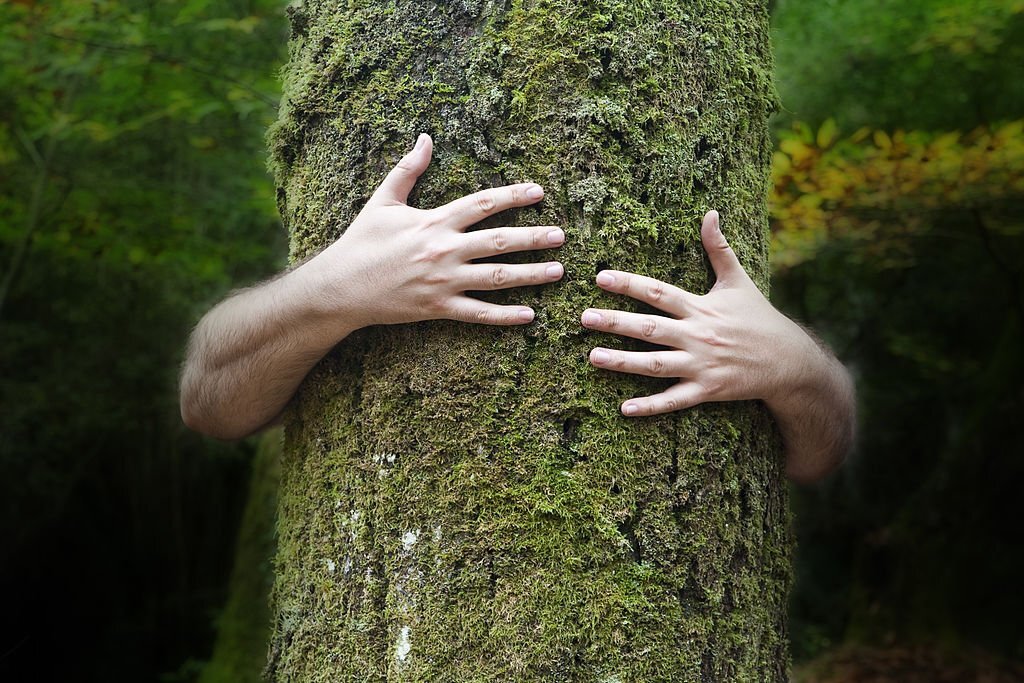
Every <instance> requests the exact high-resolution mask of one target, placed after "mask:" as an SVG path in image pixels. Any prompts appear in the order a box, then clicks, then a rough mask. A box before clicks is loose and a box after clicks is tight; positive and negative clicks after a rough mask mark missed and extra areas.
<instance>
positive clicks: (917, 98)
mask: <svg viewBox="0 0 1024 683" xmlns="http://www.w3.org/2000/svg"><path fill="white" fill-rule="evenodd" d="M776 4H777V7H776V9H775V12H774V15H773V43H774V47H775V56H776V62H777V64H778V66H779V68H778V76H777V79H776V83H777V87H778V89H779V92H780V94H781V97H782V106H783V114H782V115H781V116H780V117H779V119H778V122H779V123H780V124H781V125H782V126H783V127H788V126H789V125H790V124H791V122H793V121H806V122H808V123H810V124H811V125H812V126H813V127H815V128H817V126H819V125H820V124H821V123H822V122H823V121H825V120H826V119H828V118H835V119H836V120H837V121H838V123H839V126H840V128H841V129H842V130H847V131H853V130H856V129H857V128H860V127H861V126H871V127H877V128H882V129H886V130H892V129H895V128H904V129H927V130H956V129H962V128H966V129H971V128H974V127H975V126H977V125H981V124H985V123H994V122H997V121H1001V120H1007V119H1015V118H1019V116H1020V112H1021V106H1022V104H1024V78H1022V77H1021V76H1022V73H1021V72H1022V70H1024V66H1022V65H1024V2H1021V0H900V1H899V2H894V1H893V0H818V1H817V2H809V1H808V0H779V1H778V2H777V3H776Z"/></svg>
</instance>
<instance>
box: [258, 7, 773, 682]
mask: <svg viewBox="0 0 1024 683" xmlns="http://www.w3.org/2000/svg"><path fill="white" fill-rule="evenodd" d="M290 17H291V22H292V40H291V58H290V62H289V65H288V67H287V68H286V70H285V94H284V97H283V101H282V108H281V116H280V119H279V121H278V122H277V124H276V125H275V127H274V129H273V130H272V131H271V134H270V144H271V166H272V168H273V170H274V173H275V176H276V180H277V183H278V187H279V190H278V198H279V202H280V206H281V211H282V215H283V218H284V221H285V223H286V225H287V227H288V230H289V234H290V236H291V251H292V258H293V259H295V260H298V259H302V258H304V257H306V256H308V255H310V254H312V253H314V252H315V251H316V250H318V249H321V248H323V247H324V246H326V245H327V244H329V243H330V242H331V241H332V240H334V239H335V238H337V237H338V236H339V234H341V232H342V231H343V230H344V228H345V227H346V226H347V225H348V224H349V223H350V221H351V220H352V219H353V218H354V217H355V215H356V214H357V213H358V211H359V209H360V208H361V207H362V205H363V204H364V203H365V201H366V199H367V198H368V197H369V195H370V194H371V192H372V191H373V189H374V188H375V187H376V185H377V184H378V183H379V182H380V180H381V179H382V178H383V176H384V175H385V173H386V172H387V171H388V170H389V168H390V167H391V165H393V163H394V162H395V161H396V160H397V158H398V157H399V156H400V155H401V154H402V153H403V152H404V151H406V150H407V149H408V148H409V147H410V146H411V145H412V144H413V142H414V141H415V138H416V134H417V133H419V132H429V133H431V134H432V135H433V136H434V140H435V155H434V162H433V164H432V165H431V168H430V169H429V170H428V171H427V173H426V175H425V176H424V178H423V179H422V180H421V181H420V183H419V184H418V186H417V190H416V192H415V193H414V195H413V198H412V202H411V203H413V204H415V205H419V206H423V207H432V206H437V205H439V204H441V203H443V202H447V201H450V200H452V199H454V198H456V197H458V196H461V195H464V194H466V193H469V192H472V191H476V190H478V189H481V188H484V187H490V186H495V185H501V184H507V183H513V182H525V181H535V182H538V183H540V184H542V185H543V186H544V187H545V189H546V191H547V198H546V199H545V201H544V202H543V203H542V204H541V205H539V206H538V207H536V208H529V209H523V210H519V211H516V212H512V213H508V214H504V215H502V216H501V217H500V218H498V219H496V220H492V221H489V222H488V223H486V224H484V225H483V226H482V227H492V226H494V225H500V224H503V225H530V224H541V225H545V224H550V225H561V226H564V227H565V228H566V232H567V235H568V239H567V243H566V245H565V246H564V247H563V248H562V249H560V250H559V251H558V252H557V256H556V257H557V258H558V259H559V260H561V261H562V262H563V263H565V266H566V276H565V278H564V280H563V281H562V282H561V283H559V284H556V285H551V286H546V287H543V288H536V289H526V290H523V289H520V290H513V291H511V292H506V293H499V294H488V295H486V296H488V297H490V298H491V299H492V300H494V301H499V302H516V303H526V304H529V305H533V306H534V307H535V308H536V310H537V312H538V315H537V320H536V322H535V323H534V324H532V325H530V326H527V327H521V328H492V327H483V326H473V325H465V324H455V323H449V322H435V323H422V324H416V325H406V326H393V327H378V328H370V329H367V330H363V331H361V332H359V333H357V334H355V335H353V336H351V337H349V338H348V339H346V340H345V341H344V342H343V343H342V344H340V345H339V346H338V348H336V349H335V350H334V351H333V352H332V353H331V354H330V355H329V356H328V357H327V358H326V359H325V360H324V361H323V362H322V363H320V365H319V366H318V367H317V368H316V369H315V370H314V371H313V372H312V373H311V375H310V376H309V378H308V379H307V381H306V382H305V383H304V384H303V386H302V388H301V389H300V391H299V393H298V395H297V397H296V400H295V402H294V404H293V406H292V408H291V409H290V411H289V414H288V416H287V418H286V444H285V454H284V460H283V465H282V468H283V469H282V477H283V480H282V485H281V491H280V508H279V522H278V525H279V527H278V533H279V536H278V544H279V550H278V556H277V563H276V571H277V574H278V575H277V580H276V585H275V590H274V593H275V594H274V605H275V606H274V609H275V626H274V635H273V640H272V643H271V651H270V661H269V665H268V672H269V674H270V677H271V678H272V679H273V680H278V681H335V682H336V681H491V680H502V681H540V680H550V681H605V682H607V683H612V682H622V683H625V682H631V681H727V680H730V681H731V680H743V681H784V680H785V679H786V672H787V668H788V652H787V631H786V623H785V610H786V597H787V591H788V586H789V581H790V559H789V553H790V536H789V523H788V512H787V505H786V498H785V488H784V484H783V478H782V462H781V454H780V444H779V438H778V434H777V432H776V430H775V428H774V426H773V425H772V422H771V420H770V417H769V415H768V414H767V412H766V411H765V409H764V407H763V406H761V405H760V404H756V403H744V404H732V405H709V406H703V407H698V408H696V409H692V410H687V411H684V412H681V413H676V414H672V415H668V416H662V417H656V418H646V419H626V418H623V417H622V416H621V415H620V414H619V404H620V403H621V401H622V400H624V399H625V398H628V397H630V396H635V395H640V394H647V393H652V392H653V391H656V390H658V389H660V388H663V387H664V386H665V384H666V383H665V382H662V381H657V380H647V379H643V378H636V377H630V376H626V375H620V374H614V373H608V372H604V371H599V370H595V369H593V368H592V367H591V366H590V365H589V364H588V362H587V353H588V351H589V349H590V348H591V347H592V346H594V345H597V344H605V345H609V344H610V345H617V346H621V347H624V348H634V349H639V348H645V347H644V345H642V344H640V343H633V342H629V341H623V340H617V339H609V338H606V337H604V336H603V335H600V334H597V333H593V332H588V331H585V330H583V329H582V328H581V326H580V324H579V316H580V313H581V312H582V311H583V310H584V309H585V308H586V307H588V306H598V307H619V308H622V307H625V308H633V309H636V307H635V306H633V305H632V304H631V303H630V301H629V300H625V299H622V298H613V297H611V296H609V295H607V294H604V293H602V292H600V291H599V290H598V289H597V288H596V286H595V285H594V275H595V273H596V272H597V271H598V270H600V269H602V268H606V267H610V268H615V269H620V270H628V271H634V272H640V273H645V274H649V275H652V276H655V277H658V278H662V279H665V280H668V281H671V282H674V283H677V284H679V285H680V286H682V287H685V288H687V289H689V290H691V291H697V292H699V293H703V292H704V291H706V290H707V288H708V287H710V285H711V284H712V283H713V281H714V276H713V274H712V273H711V272H710V270H709V267H708V264H707V261H706V258H705V256H704V254H703V251H702V249H701V245H700V237H699V225H700V219H701V216H702V215H703V213H704V212H705V211H706V210H708V209H711V208H717V209H719V210H720V211H721V213H722V224H723V230H724V231H725V233H726V235H727V237H728V238H729V240H730V242H731V244H732V245H733V247H734V249H735V250H736V252H737V253H738V255H739V257H740V260H741V261H742V262H743V264H744V266H745V267H746V268H747V269H748V272H750V274H751V276H752V277H753V278H754V279H755V281H757V282H758V283H759V284H760V285H761V286H762V287H766V286H767V277H768V276H767V273H768V270H767V212H766V206H765V196H766V188H767V173H768V167H769V163H770V158H771V145H770V140H769V136H768V128H767V119H768V116H769V113H770V111H771V110H772V108H773V106H774V102H775V100H774V94H773V91H772V87H771V79H770V72H771V56H770V48H769V42H768V25H767V11H766V7H765V3H764V2H763V1H758V0H700V1H693V2H681V1H678V0H676V1H671V2H670V1H668V0H586V1H585V0H576V1H571V0H533V1H529V0H514V1H512V2H501V1H491V0H462V1H458V2H455V1H453V2H426V1H423V2H420V1H399V0H392V1H387V0H349V1H343V0H336V1H333V2H328V1H325V0H305V2H301V3H299V4H297V5H294V6H293V7H292V8H291V9H290ZM548 256H551V257H555V255H554V254H549V255H548ZM542 257H543V256H538V255H537V254H532V255H529V256H523V257H522V258H523V259H526V258H529V259H531V260H532V259H537V258H542ZM481 296H484V295H481Z"/></svg>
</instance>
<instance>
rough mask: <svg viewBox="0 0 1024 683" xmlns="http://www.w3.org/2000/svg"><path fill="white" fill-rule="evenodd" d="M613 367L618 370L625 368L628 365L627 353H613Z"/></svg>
mask: <svg viewBox="0 0 1024 683" xmlns="http://www.w3.org/2000/svg"><path fill="white" fill-rule="evenodd" d="M612 367H613V368H616V369H618V370H623V369H625V367H626V354H624V353H613V354H612Z"/></svg>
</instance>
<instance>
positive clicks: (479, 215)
mask: <svg viewBox="0 0 1024 683" xmlns="http://www.w3.org/2000/svg"><path fill="white" fill-rule="evenodd" d="M432 149H433V143H432V141H431V140H430V138H429V136H426V135H421V136H420V138H419V140H418V141H417V144H416V147H415V148H414V149H413V150H412V151H411V152H409V153H408V154H407V155H406V156H405V157H404V158H403V159H402V160H401V161H400V162H399V163H398V165H397V166H396V167H395V168H394V169H393V170H392V171H391V173H389V174H388V176H387V178H385V180H384V181H383V182H382V183H381V185H380V187H379V188H378V189H377V191H376V192H375V193H374V195H373V196H372V197H371V198H370V200H369V201H368V202H367V204H366V206H365V207H364V208H363V210H362V212H361V213H360V214H359V215H358V216H357V217H356V219H355V221H353V223H352V224H351V225H350V226H349V228H348V230H346V231H345V233H344V234H343V235H342V237H340V238H339V239H338V240H337V241H336V242H334V243H333V244H331V245H330V246H329V247H327V248H326V249H324V250H323V251H322V252H320V253H319V254H317V255H316V256H315V257H313V258H312V259H310V260H308V261H306V262H305V263H303V264H302V265H300V266H298V267H296V268H294V269H292V270H290V271H287V272H285V273H284V274H282V275H281V276H279V277H277V278H275V279H273V280H270V281H269V282H266V283H263V284H261V285H258V286H256V287H253V288H249V289H246V290H242V291H241V292H238V293H235V294H234V295H232V296H230V297H228V298H227V299H226V300H224V301H223V302H221V303H220V304H219V305H217V306H216V307H214V308H213V309H212V310H211V311H210V312H209V313H207V314H206V315H205V316H204V317H203V319H202V320H200V322H199V324H198V325H197V326H196V329H195V330H194V332H193V334H192V337H191V340H190V342H189V349H188V354H187V358H186V361H185V365H184V369H183V371H182V377H181V413H182V418H183V419H184V421H185V424H187V425H188V426H189V427H190V428H192V429H195V430H196V431H199V432H202V433H204V434H207V435H209V436H213V437H217V438H222V439H234V438H241V437H244V436H247V435H249V434H253V433H255V432H258V431H260V430H261V429H263V428H265V427H267V426H268V425H270V424H273V423H274V422H275V421H276V420H277V419H278V417H279V416H280V414H281V412H282V411H283V410H284V407H285V406H286V405H287V403H288V401H289V400H291V398H292V396H293V395H294V394H295V391H296V390H297V389H298V386H299V384H300V383H301V382H302V380H303V378H305V376H306V375H307V374H308V373H309V371H310V370H311V369H312V368H313V366H314V365H316V363H317V362H318V361H319V360H320V359H321V358H323V357H324V355H326V354H327V352H328V351H330V350H331V349H332V348H333V347H334V346H335V345H336V344H338V343H339V342H341V341H342V340H343V339H345V337H347V336H348V335H350V334H351V333H352V332H354V331H356V330H358V329H360V328H363V327H367V326H370V325H388V324H398V323H408V322H415V321H420V320H438V319H450V320H457V321H461V322H467V323H479V324H488V325H526V324H529V323H531V322H532V321H533V318H534V311H533V310H532V309H531V308H529V307H527V306H499V305H496V304H490V303H485V302H483V301H480V300H478V299H474V298H471V297H468V296H466V292H467V291H482V290H496V289H507V288H512V287H520V286H525V285H541V284H547V283H553V282H556V281H558V280H559V279H561V277H562V275H563V273H564V270H563V267H562V265H561V264H560V263H558V262H557V261H548V262H539V263H525V264H509V263H486V264H482V263H475V262H474V261H475V260H476V259H481V258H485V257H494V256H500V255H501V254H504V253H509V252H519V251H531V250H540V249H552V248H557V247H559V246H561V245H562V244H563V243H564V242H565V233H564V231H563V230H562V229H561V228H559V227H557V226H529V227H515V228H513V227H500V228H490V229H486V230H477V231H473V232H466V229H467V228H469V227H470V226H472V225H474V224H476V223H478V222H480V221H481V220H483V219H485V218H488V217H491V216H493V215H495V214H498V213H500V212H502V211H505V210H507V209H511V208H514V207H521V206H528V205H531V204H535V203H537V202H539V201H540V200H541V199H542V198H543V196H544V192H543V189H542V188H541V187H540V186H539V185H536V184H533V183H523V184H519V185H510V186H506V187H498V188H492V189H488V190H483V191H481V192H477V193H475V194H472V195H468V196H466V197H462V198H461V199H457V200H455V201H454V202H452V203H450V204H447V205H445V206H442V207H438V208H434V209H417V208H413V207H410V206H408V205H407V203H406V201H407V199H408V196H409V193H410V191H411V190H412V188H413V186H414V185H415V183H416V181H417V179H418V178H419V177H420V175H422V173H423V172H424V171H425V170H426V168H427V166H428V164H429V163H430V158H431V153H432ZM718 222H719V218H718V214H717V213H716V212H713V211H712V212H710V213H708V215H707V216H706V217H705V219H704V225H703V227H702V230H701V237H702V240H703V243H704V247H705V249H706V250H707V252H708V255H709V257H710V259H711V264H712V266H713V267H714V269H715V273H716V276H717V282H716V284H715V286H714V287H713V288H712V290H711V291H710V292H708V293H707V294H704V295H697V294H693V293H690V292H686V291H684V290H682V289H679V288H677V287H675V286H673V285H671V284H668V283H664V282H660V281H658V280H654V279H651V278H647V277H644V276H641V275H636V274H633V273H625V272H620V271H602V272H601V273H598V275H597V286H599V287H601V288H603V289H605V290H607V291H609V292H613V293H617V294H623V295H626V296H630V297H632V298H635V299H638V300H640V301H643V302H645V303H648V304H650V305H652V306H654V307H655V308H657V309H658V310H660V311H662V312H664V313H665V315H664V316H657V315H641V314H636V313H627V312H624V311H617V310H597V309H588V310H587V311H584V312H583V314H582V316H581V323H582V324H583V326H584V327H587V328H589V329H592V330H597V331H602V332H609V333H612V334H618V335H624V336H629V337H635V338H637V339H642V340H645V341H649V342H653V343H656V344H659V345H661V346H664V347H667V348H668V350H662V351H646V352H625V351H617V350H614V349H611V348H606V347H598V348H595V349H593V350H592V351H591V353H590V362H591V364H593V365H594V366H596V367H598V368H602V369H605V370H613V371H618V372H626V373H633V374H641V375H649V376H654V377H663V378H671V379H677V380H678V382H676V383H675V384H673V385H672V386H670V387H669V388H668V389H666V390H665V391H662V392H660V393H657V394H654V395H651V396H645V397H637V398H634V399H630V400H628V401H626V402H625V403H623V404H622V406H621V410H622V414H623V415H624V416H626V417H640V416H645V415H655V414H660V413H667V412H672V411H676V410H684V409H686V408H689V407H692V406H694V405H697V404H699V403H704V402H710V401H734V400H746V399H759V400H762V401H764V403H765V404H766V405H767V407H768V408H769V410H770V411H771V412H772V415H773V416H774V417H775V420H776V422H777V423H778V425H779V430H780V432H781V434H782V438H783V442H784V444H785V449H786V475H787V476H788V477H789V478H790V479H792V480H794V481H797V482H811V481H815V480H817V479H820V478H821V477H823V476H825V475H826V474H828V473H829V472H831V471H832V470H833V469H835V468H836V467H837V466H838V465H839V464H840V463H841V462H842V460H843V458H844V457H845V456H846V453H847V451H848V450H849V448H850V444H851V442H852V439H853V431H854V392H853V385H852V382H851V380H850V377H849V375H848V373H847V372H846V370H845V369H844V368H843V366H842V364H840V363H839V361H838V360H836V358H835V357H834V356H833V355H832V353H831V352H830V351H828V349H827V348H826V347H824V346H823V345H822V344H820V343H818V342H816V341H815V340H814V339H812V338H811V336H810V335H809V334H807V332H805V331H804V330H803V328H801V327H800V326H799V325H797V324H796V323H794V322H793V321H791V320H790V319H789V318H787V317H786V316H784V315H782V314H781V313H779V312H778V311H776V310H775V308H774V307H773V306H772V305H771V304H770V303H769V302H768V300H767V299H765V297H764V296H763V295H762V294H761V292H760V291H759V290H758V289H757V287H756V286H755V285H754V284H753V282H752V281H751V280H750V278H749V277H748V276H747V274H746V272H744V270H743V268H742V267H741V266H740V263H739V261H738V260H737V259H736V256H735V254H734V253H733V251H732V249H731V248H729V246H728V244H727V242H726V240H725V237H724V236H723V235H722V233H721V231H720V230H719V228H718Z"/></svg>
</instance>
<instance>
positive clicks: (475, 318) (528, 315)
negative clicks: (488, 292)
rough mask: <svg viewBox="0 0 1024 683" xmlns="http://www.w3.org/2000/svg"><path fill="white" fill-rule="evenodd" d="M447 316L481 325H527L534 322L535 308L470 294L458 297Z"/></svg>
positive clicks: (453, 301)
mask: <svg viewBox="0 0 1024 683" xmlns="http://www.w3.org/2000/svg"><path fill="white" fill-rule="evenodd" d="M446 317H447V318H449V319H451V320H458V321H460V322H464V323H479V324H481V325H525V324H526V323H530V322H533V317H534V313H533V309H532V308H529V307H528V306H499V305H497V304H491V303H487V302H486V301H480V300H479V299H473V298H470V297H468V296H460V297H456V298H455V299H453V300H452V304H451V306H450V307H449V308H448V311H447V316H446Z"/></svg>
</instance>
